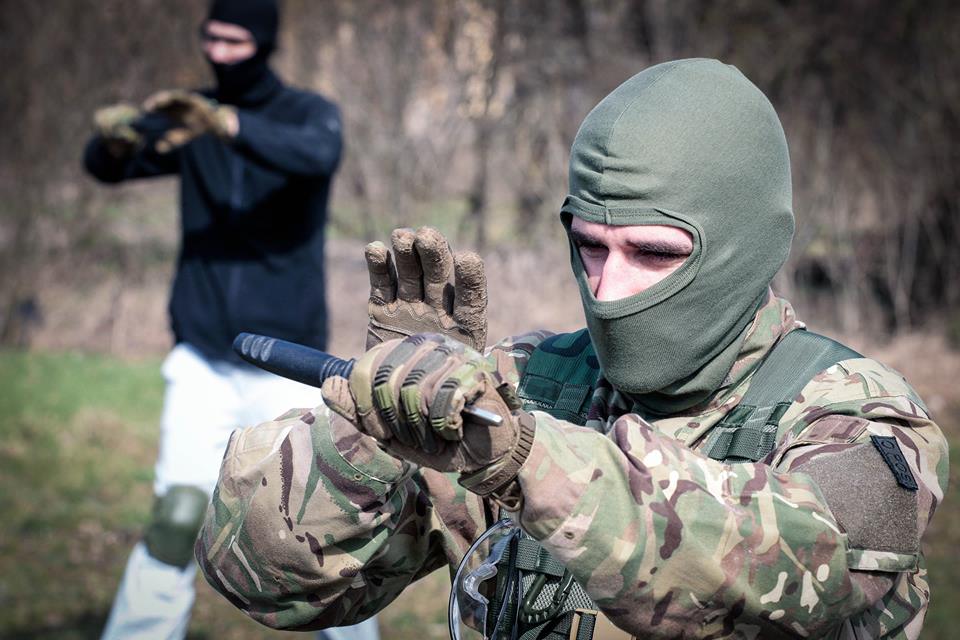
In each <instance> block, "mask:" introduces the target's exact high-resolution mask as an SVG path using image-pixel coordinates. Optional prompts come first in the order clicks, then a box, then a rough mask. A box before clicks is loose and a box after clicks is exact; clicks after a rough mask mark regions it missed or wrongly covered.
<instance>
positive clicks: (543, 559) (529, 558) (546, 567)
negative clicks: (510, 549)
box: [517, 538, 564, 577]
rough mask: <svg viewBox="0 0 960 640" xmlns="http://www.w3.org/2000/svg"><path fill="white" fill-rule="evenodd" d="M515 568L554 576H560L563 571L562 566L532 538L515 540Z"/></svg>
mask: <svg viewBox="0 0 960 640" xmlns="http://www.w3.org/2000/svg"><path fill="white" fill-rule="evenodd" d="M517 568H518V569H521V570H522V571H535V572H537V573H545V574H547V575H549V576H554V577H560V576H562V575H563V572H564V566H563V565H562V564H560V563H559V562H557V561H556V560H554V559H553V557H552V556H551V555H550V553H549V552H548V551H547V550H546V549H544V548H543V547H542V546H540V543H539V542H537V541H536V540H534V539H533V538H521V539H520V540H519V541H518V542H517Z"/></svg>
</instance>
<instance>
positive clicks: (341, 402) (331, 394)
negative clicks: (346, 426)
mask: <svg viewBox="0 0 960 640" xmlns="http://www.w3.org/2000/svg"><path fill="white" fill-rule="evenodd" d="M321 391H322V393H323V403H324V404H325V405H327V407H329V408H330V409H331V410H332V411H334V412H335V413H338V414H340V415H341V416H343V417H344V418H346V419H348V420H351V421H353V420H355V419H356V414H357V409H356V405H355V403H354V401H353V395H352V394H351V393H350V383H349V381H348V380H347V379H346V378H341V377H340V376H333V377H332V378H327V379H326V380H324V381H323V386H322V387H321Z"/></svg>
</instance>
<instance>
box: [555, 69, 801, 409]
mask: <svg viewBox="0 0 960 640" xmlns="http://www.w3.org/2000/svg"><path fill="white" fill-rule="evenodd" d="M561 216H562V218H563V220H564V224H565V225H566V226H567V227H568V228H569V224H570V220H571V216H577V217H579V218H581V219H583V220H585V221H588V222H597V223H603V224H610V225H638V224H660V225H671V226H675V227H679V228H681V229H685V230H687V231H688V232H690V234H691V235H692V236H693V242H694V248H693V252H692V254H691V256H690V258H689V259H688V260H687V261H686V262H685V263H684V264H683V265H682V266H681V267H680V268H679V269H678V270H677V271H675V272H674V273H672V274H671V275H670V276H668V277H667V278H666V279H664V280H663V281H661V282H659V283H658V284H656V285H654V286H653V287H651V288H649V289H647V290H646V291H643V292H641V293H639V294H636V295H633V296H630V297H628V298H624V299H621V300H616V301H602V302H601V301H598V300H597V299H596V298H595V297H594V295H593V293H592V291H591V290H590V287H589V285H588V283H587V278H586V274H585V272H584V267H583V264H582V262H581V261H580V256H579V254H578V252H577V250H576V248H575V247H574V246H573V243H572V242H571V263H572V265H573V269H574V272H575V274H576V276H577V280H578V282H579V285H580V294H581V298H582V300H583V308H584V313H585V315H586V320H587V326H588V327H589V330H590V337H591V339H592V340H593V343H594V346H595V347H596V351H597V356H598V358H599V361H600V365H601V368H602V370H603V374H604V376H605V377H606V378H607V379H608V380H609V381H610V382H611V383H612V384H613V385H614V386H615V387H617V388H618V389H620V390H621V391H624V392H626V393H629V394H631V396H633V397H634V398H635V399H636V400H637V401H638V403H640V404H641V405H642V406H644V407H646V408H648V409H649V410H650V411H651V412H653V413H671V412H674V411H678V410H681V409H683V408H686V407H691V406H694V405H696V404H698V403H700V402H702V401H703V400H705V399H706V398H707V396H708V395H709V394H710V393H711V392H713V391H714V390H716V389H717V388H718V387H719V386H720V385H721V384H722V382H723V380H724V378H725V376H726V375H727V373H728V372H729V371H730V368H731V366H732V365H733V363H734V360H735V358H736V356H737V353H738V351H739V348H740V345H741V343H742V341H743V338H744V336H745V334H746V330H747V328H748V327H749V325H750V323H751V321H752V320H753V317H754V314H755V312H756V311H757V309H758V308H759V306H760V304H761V303H762V301H763V300H764V297H765V295H766V291H767V287H768V286H769V284H770V281H771V280H772V279H773V276H774V274H775V273H776V272H777V270H778V269H779V268H780V266H781V265H782V264H783V262H784V260H786V258H787V254H788V253H789V249H790V241H791V239H792V236H793V211H792V206H791V184H790V160H789V155H788V152H787V143H786V139H785V137H784V134H783V129H782V127H781V126H780V121H779V119H778V118H777V114H776V112H775V111H774V109H773V106H772V105H771V104H770V102H769V101H768V100H767V98H766V97H765V96H764V95H763V93H762V92H761V91H760V90H759V89H757V87H755V86H754V85H753V84H752V83H751V82H750V81H749V80H747V79H746V78H745V77H744V76H743V75H742V74H741V73H740V71H738V70H737V69H736V68H735V67H732V66H729V65H725V64H722V63H720V62H718V61H716V60H704V59H692V60H678V61H674V62H668V63H664V64H660V65H656V66H654V67H651V68H649V69H647V70H645V71H643V72H642V73H639V74H637V75H636V76H634V77H632V78H630V79H629V80H627V81H626V82H625V83H623V84H622V85H620V86H619V87H618V88H617V89H615V90H614V91H613V93H611V94H610V95H608V96H607V97H606V98H604V99H603V101H601V102H600V104H598V105H597V106H596V107H595V108H594V109H593V110H592V111H591V112H590V114H589V115H587V117H586V119H585V120H584V121H583V123H582V124H581V126H580V130H579V132H578V133H577V137H576V139H575V140H574V143H573V147H572V149H571V158H570V188H569V195H568V196H567V198H566V200H565V201H564V204H563V207H562V208H561Z"/></svg>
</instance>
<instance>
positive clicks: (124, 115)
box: [93, 102, 143, 158]
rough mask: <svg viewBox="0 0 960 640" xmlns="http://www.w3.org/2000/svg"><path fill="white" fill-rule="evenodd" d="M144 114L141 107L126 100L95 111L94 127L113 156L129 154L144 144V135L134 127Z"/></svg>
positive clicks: (121, 156)
mask: <svg viewBox="0 0 960 640" xmlns="http://www.w3.org/2000/svg"><path fill="white" fill-rule="evenodd" d="M142 115H143V112H142V111H140V109H138V108H137V107H135V106H133V105H132V104H128V103H125V102H121V103H119V104H114V105H110V106H108V107H103V108H101V109H97V110H96V111H95V112H94V114H93V126H94V129H95V130H96V132H97V136H98V137H99V138H100V139H101V140H103V142H104V144H105V145H106V146H107V151H109V152H110V154H111V155H112V156H114V157H117V158H123V157H126V156H129V155H130V154H132V153H133V152H134V151H136V150H137V149H139V148H140V147H141V146H142V145H143V136H142V135H141V134H140V132H138V131H137V130H136V129H134V128H133V123H134V122H135V121H136V120H137V119H139V118H140V117H141V116H142Z"/></svg>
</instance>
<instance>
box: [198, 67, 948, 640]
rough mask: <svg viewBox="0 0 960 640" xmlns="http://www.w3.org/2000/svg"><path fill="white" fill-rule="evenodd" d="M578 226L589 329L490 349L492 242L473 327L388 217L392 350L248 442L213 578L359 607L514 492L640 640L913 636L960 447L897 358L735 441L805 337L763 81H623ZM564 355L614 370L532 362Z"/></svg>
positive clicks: (465, 284)
mask: <svg viewBox="0 0 960 640" xmlns="http://www.w3.org/2000/svg"><path fill="white" fill-rule="evenodd" d="M561 219H562V221H563V223H564V224H565V226H566V228H567V231H568V235H569V238H570V242H571V263H572V265H573V270H574V273H575V275H576V278H577V281H578V283H579V286H580V291H581V297H582V299H583V306H584V312H585V316H586V319H587V325H588V329H587V330H584V331H582V332H577V333H575V334H568V335H561V336H551V334H549V333H547V332H542V331H541V332H534V333H530V334H527V335H524V336H521V337H517V338H511V339H508V340H505V341H502V342H500V343H499V344H497V345H495V346H494V347H493V348H492V349H490V350H489V351H488V353H487V355H486V357H483V356H481V355H480V354H479V353H477V351H479V350H481V349H482V347H483V342H484V335H483V334H484V330H483V326H484V325H483V322H482V321H478V320H477V317H478V316H480V315H482V313H483V307H484V301H483V296H482V292H481V286H482V275H480V274H481V272H480V271H479V269H480V266H479V263H478V261H477V259H476V258H475V257H473V256H469V255H468V256H464V257H461V258H460V259H459V260H458V261H457V267H458V268H457V301H455V303H454V306H453V313H452V315H451V314H449V313H447V311H446V310H448V309H450V307H449V306H445V303H444V302H443V300H442V298H443V293H442V291H443V283H445V282H446V277H447V275H448V272H449V270H450V262H451V260H452V257H451V256H450V255H449V254H448V253H445V252H444V251H443V250H442V249H439V248H438V246H439V241H438V239H437V237H436V234H434V233H433V232H430V231H429V230H427V231H423V230H422V231H421V232H418V233H417V234H416V235H414V234H413V233H412V232H409V231H401V232H397V233H395V234H394V254H395V256H396V261H395V262H396V265H395V267H394V266H393V264H392V263H391V258H390V255H389V253H387V252H386V250H385V248H384V247H383V246H382V245H376V244H375V245H372V246H371V247H369V248H368V263H369V266H370V270H371V283H372V285H373V292H372V295H371V305H370V309H371V325H370V334H369V335H370V338H371V339H370V340H369V346H372V348H371V349H370V350H369V351H368V352H367V353H366V354H365V355H364V356H363V358H361V359H360V361H359V362H358V363H357V366H356V367H355V369H354V371H353V373H352V375H351V377H350V380H349V383H348V382H347V381H346V380H344V379H342V378H333V379H330V380H328V381H327V382H326V383H325V385H324V398H325V400H326V402H327V404H328V405H329V406H330V407H331V408H332V409H333V413H331V412H329V411H327V410H326V408H325V407H320V408H318V409H315V410H313V411H306V412H304V411H294V412H291V413H290V414H288V415H287V416H285V417H284V418H282V419H280V420H279V421H276V422H272V423H266V424H264V425H261V426H259V427H256V428H253V429H247V430H243V431H240V432H237V433H235V434H234V437H233V438H232V441H231V443H230V446H229V450H228V452H227V455H226V457H225V459H224V463H223V467H222V470H221V478H220V484H219V487H218V491H217V494H216V495H215V496H214V500H213V504H212V506H211V509H210V511H209V512H208V515H207V521H206V524H205V525H204V528H203V531H202V533H201V536H200V540H199V541H198V544H197V556H198V559H199V560H200V564H201V566H202V567H203V570H204V572H205V574H206V576H207V578H208V580H209V581H210V582H211V583H212V584H213V585H214V586H215V587H216V588H217V589H218V590H219V591H220V592H221V593H223V594H224V595H225V596H227V597H228V598H229V599H231V601H232V602H234V603H235V604H236V605H237V606H238V607H240V608H241V609H243V610H244V611H246V612H247V613H248V614H249V615H250V616H251V617H253V618H255V619H257V620H259V621H261V622H263V623H265V624H268V625H271V626H275V627H284V628H311V627H318V626H319V627H322V626H334V625H339V624H344V623H349V622H356V621H358V620H361V619H363V618H365V617H367V616H370V615H373V614H374V613H376V612H377V611H379V610H381V609H382V608H383V607H385V606H386V605H387V604H389V603H390V602H391V601H392V600H393V599H394V598H396V597H397V595H398V594H399V593H400V592H401V591H402V590H403V589H404V588H406V586H407V585H408V584H410V583H411V582H413V581H415V580H417V579H419V578H421V577H423V576H424V575H426V574H428V573H430V572H431V571H433V570H435V569H437V568H440V567H442V566H444V565H452V566H456V564H457V563H458V562H459V561H460V559H461V556H462V555H463V553H464V551H465V550H466V548H467V547H468V546H469V544H470V543H471V541H472V540H474V539H475V538H476V537H477V536H478V535H479V534H481V533H482V532H483V531H484V530H485V529H486V528H487V527H488V526H489V525H490V524H492V522H493V521H494V520H495V519H496V517H497V513H498V510H499V508H501V507H502V508H505V509H506V510H507V511H509V512H510V513H511V514H512V516H513V518H514V519H515V520H516V521H517V522H519V523H520V525H521V526H522V528H523V530H524V531H525V532H526V533H527V534H529V535H530V536H532V537H533V538H535V539H536V540H537V541H539V543H540V544H541V545H542V546H543V547H544V548H545V549H546V550H547V551H548V552H549V553H550V554H551V555H552V556H553V557H554V558H556V559H557V560H559V561H560V562H561V563H562V564H563V565H564V566H565V567H566V569H567V570H569V571H570V572H572V574H573V576H574V577H575V578H576V580H577V582H578V583H579V584H580V585H582V586H583V587H584V588H585V589H586V591H587V592H588V593H589V595H590V596H591V597H592V599H593V600H594V602H595V603H596V604H597V606H598V607H599V608H600V609H601V610H602V612H603V613H604V614H606V615H607V616H608V617H609V618H610V619H611V620H612V621H613V622H614V623H615V624H616V625H617V626H618V627H619V628H621V629H623V630H625V631H627V632H628V633H630V634H633V635H636V636H639V637H645V638H646V637H650V638H677V637H690V638H756V637H763V638H768V637H830V638H844V639H849V638H877V637H884V638H917V637H918V636H919V634H920V629H921V627H922V624H923V617H924V614H925V612H926V608H927V603H928V600H929V588H928V583H927V579H926V568H925V566H924V561H923V556H922V554H921V552H920V538H921V536H922V534H923V531H924V529H925V528H926V526H927V524H928V522H929V521H930V518H931V517H932V515H933V512H934V510H935V508H936V506H937V505H938V504H939V503H940V501H941V500H942V499H943V494H944V489H945V486H946V482H947V447H946V443H945V441H944V438H943V436H942V434H941V433H940V431H939V429H938V428H937V426H936V425H935V424H934V423H933V422H932V421H931V419H930V417H929V415H928V413H927V410H926V409H925V408H924V405H923V403H922V401H921V400H920V399H919V398H918V397H917V395H916V393H915V392H914V391H913V389H911V388H910V386H909V385H908V384H907V383H906V382H905V381H904V380H903V378H902V377H901V376H900V375H899V374H897V373H896V372H894V371H893V370H891V369H889V368H887V367H886V366H884V365H883V364H881V363H879V362H876V361H874V360H871V359H869V358H863V357H858V356H856V355H854V356H852V357H845V358H843V359H841V360H840V361H839V362H837V363H836V364H833V365H832V366H829V367H828V368H826V369H825V370H824V371H821V372H820V373H817V374H816V375H813V376H812V377H809V376H808V377H806V378H804V379H802V380H798V382H799V383H800V384H801V385H802V387H798V388H800V389H801V390H800V392H799V393H796V394H794V395H793V396H792V401H789V402H785V403H781V405H782V406H779V410H778V411H777V412H776V413H775V417H774V418H771V419H769V420H768V424H769V426H771V427H772V429H773V430H774V431H773V432H772V434H771V435H773V436H775V438H773V439H771V440H770V443H769V444H770V450H769V451H763V452H762V457H758V459H756V460H750V459H749V456H747V457H746V458H744V457H743V456H740V457H737V456H732V455H729V451H728V450H726V449H723V447H720V445H718V442H720V441H721V440H722V437H721V436H723V435H724V430H725V428H726V427H725V426H724V425H728V424H732V423H734V422H736V420H735V418H736V416H737V415H739V414H738V412H742V411H743V409H744V406H743V405H741V400H742V399H743V398H744V396H745V394H747V393H748V390H749V389H751V388H752V387H758V386H759V385H761V384H762V383H763V382H764V381H763V380H760V379H759V378H760V377H762V376H755V374H756V372H757V371H758V369H759V367H760V366H761V363H762V362H763V361H764V360H765V359H766V358H767V356H768V355H769V354H770V353H771V351H772V349H773V347H774V345H776V344H777V343H778V342H780V341H781V339H782V338H783V337H784V336H786V335H787V334H789V333H790V332H793V331H797V330H799V329H802V327H803V325H802V323H800V322H799V321H798V320H797V319H796V318H795V315H794V311H793V309H792V307H791V306H790V304H789V303H788V302H787V301H786V300H784V299H782V298H779V297H777V296H776V295H774V294H773V293H772V292H771V291H770V289H769V283H770V281H771V280H772V278H773V276H774V274H775V273H776V271H777V270H778V269H779V267H780V266H781V265H782V263H783V261H784V260H785V259H786V256H787V253H788V250H789V245H790V241H791V238H792V233H793V214H792V210H791V188H790V168H789V158H788V154H787V147H786V141H785V139H784V136H783V131H782V129H781V127H780V123H779V121H778V119H777V117H776V114H775V112H774V110H773V108H772V106H771V105H770V104H769V102H768V101H767V100H766V98H765V97H764V96H763V95H762V93H761V92H760V91H759V90H757V89H756V87H754V86H753V85H752V84H751V83H750V82H749V81H748V80H747V79H746V78H744V77H743V76H742V75H741V74H740V73H739V71H737V70H736V69H734V68H733V67H729V66H726V65H722V64H720V63H718V62H716V61H709V60H685V61H676V62H671V63H665V64H662V65H658V66H655V67H652V68H650V69H647V70H646V71H644V72H643V73H640V74H639V75H637V76H635V77H633V78H631V79H630V80H628V81H627V82H626V83H624V84H623V85H621V86H620V87H619V88H617V89H616V90H615V91H614V92H613V93H611V94H610V95H609V96H607V97H606V98H605V99H604V100H603V101H602V102H601V103H600V104H599V105H598V106H597V107H596V108H595V109H594V110H593V111H592V112H591V113H590V114H589V115H588V116H587V118H586V120H585V121H584V123H583V124H582V125H581V128H580V131H579V133H578V134H577V138H576V140H575V141H574V144H573V147H572V151H571V165H570V189H569V194H568V197H567V199H566V201H565V202H564V205H563V207H562V209H561ZM430 326H432V327H433V329H432V331H434V332H435V333H434V334H420V335H412V336H410V337H407V338H405V339H394V340H385V341H384V339H385V338H391V337H395V336H397V335H398V334H400V335H403V334H407V333H413V332H415V330H420V331H425V330H427V327H430ZM405 327H406V328H408V329H409V330H404V328H405ZM410 328H412V329H410ZM436 332H439V334H441V335H437V333H436ZM454 338H455V339H454ZM464 342H465V343H466V344H464ZM378 343H379V344H378ZM584 345H587V346H584ZM545 353H546V354H555V355H556V354H559V355H563V354H578V353H579V354H582V355H583V358H582V362H579V363H578V365H577V367H576V368H575V369H576V371H577V372H579V373H578V374H577V375H581V374H582V372H583V371H589V370H590V369H593V370H594V373H595V375H594V376H593V378H594V379H593V380H589V381H588V383H587V384H585V385H584V384H579V382H578V381H577V380H573V379H572V378H570V379H567V378H564V377H563V376H564V375H567V374H565V373H563V372H560V373H558V370H553V371H548V370H547V368H544V367H543V366H541V365H537V371H536V376H533V375H530V373H531V372H530V371H528V368H532V367H534V364H533V363H534V362H535V361H536V359H537V358H539V357H541V355H542V354H545ZM552 362H560V363H561V364H562V363H563V362H565V361H561V360H554V361H552ZM573 370H574V369H571V371H573ZM571 375H572V374H571ZM538 385H539V386H538ZM585 390H588V391H589V397H584V398H583V401H582V404H581V402H580V396H579V395H578V394H583V393H585ZM518 395H519V398H518ZM544 398H553V400H552V401H550V402H543V399H544ZM467 404H470V405H473V406H475V407H480V408H484V409H487V410H490V411H494V412H496V413H499V414H500V416H501V417H502V418H503V423H502V424H501V425H500V426H497V427H491V426H487V425H482V424H479V423H478V422H474V421H470V420H469V418H464V417H463V416H461V413H460V412H461V410H462V409H463V407H464V406H465V405H467ZM539 409H545V410H543V411H541V410H539ZM558 416H562V417H558ZM741 422H742V420H741ZM718 447H720V449H723V450H719V449H718ZM883 447H887V448H888V450H892V451H893V453H894V454H896V455H893V456H891V455H887V457H884V456H883V455H881V453H880V450H881V449H882V448H883ZM718 450H719V451H720V452H719V454H718ZM758 450H759V449H758ZM741 453H742V452H741ZM897 456H899V457H897Z"/></svg>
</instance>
